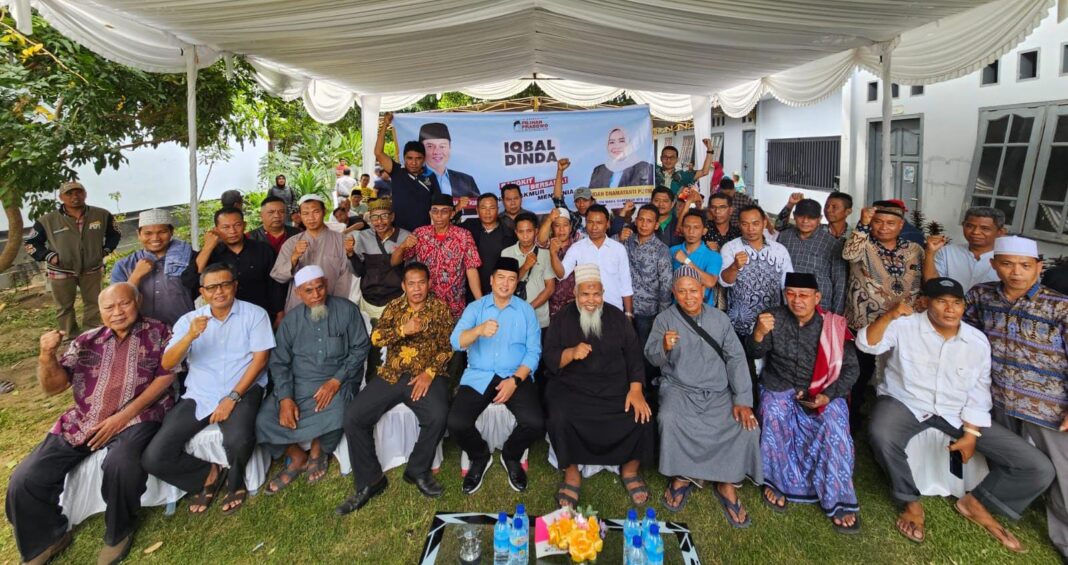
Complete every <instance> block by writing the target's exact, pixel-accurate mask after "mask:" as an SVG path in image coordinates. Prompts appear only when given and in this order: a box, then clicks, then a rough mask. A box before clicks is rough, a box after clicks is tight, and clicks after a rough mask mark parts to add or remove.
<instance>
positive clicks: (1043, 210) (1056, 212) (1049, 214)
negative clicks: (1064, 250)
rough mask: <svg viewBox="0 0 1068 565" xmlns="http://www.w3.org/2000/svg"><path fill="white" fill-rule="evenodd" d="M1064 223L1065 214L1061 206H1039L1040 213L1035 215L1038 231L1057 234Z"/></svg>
mask: <svg viewBox="0 0 1068 565" xmlns="http://www.w3.org/2000/svg"><path fill="white" fill-rule="evenodd" d="M1063 222H1064V214H1063V208H1062V207H1061V206H1050V205H1048V204H1039V205H1038V211H1037V212H1036V213H1035V229H1036V230H1041V231H1048V232H1053V233H1057V232H1058V231H1060V227H1061V224H1062V223H1063Z"/></svg>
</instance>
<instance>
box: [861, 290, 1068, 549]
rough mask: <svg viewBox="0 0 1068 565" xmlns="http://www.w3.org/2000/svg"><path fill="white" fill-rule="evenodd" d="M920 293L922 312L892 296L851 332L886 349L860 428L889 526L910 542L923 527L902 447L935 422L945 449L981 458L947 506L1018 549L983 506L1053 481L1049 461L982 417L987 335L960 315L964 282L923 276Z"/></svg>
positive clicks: (1020, 505) (1009, 505)
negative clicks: (981, 467) (981, 471)
mask: <svg viewBox="0 0 1068 565" xmlns="http://www.w3.org/2000/svg"><path fill="white" fill-rule="evenodd" d="M923 295H924V296H925V297H927V300H928V302H927V304H928V306H927V311H926V312H923V313H915V314H914V313H913V311H912V308H911V307H910V306H909V304H908V303H907V302H905V301H902V302H900V303H898V304H897V305H896V306H894V308H892V309H891V310H890V311H888V312H887V313H885V314H883V315H882V316H879V318H878V319H877V320H875V321H874V322H872V324H871V325H869V326H868V327H866V328H864V329H862V330H861V331H860V335H859V336H857V347H859V348H860V349H861V350H863V351H866V352H868V353H871V354H873V355H881V354H884V353H887V352H889V356H888V358H887V363H886V376H885V378H884V380H883V382H882V383H880V384H879V396H878V399H877V400H876V401H875V408H874V409H873V410H872V414H871V427H870V428H869V433H870V435H871V446H872V451H873V452H874V453H875V460H876V461H877V462H878V463H879V466H881V467H882V468H883V471H885V472H886V474H887V475H889V477H890V484H891V485H892V488H891V491H892V496H893V498H894V501H895V502H897V503H898V504H899V505H900V506H902V507H904V511H903V512H902V513H901V515H900V516H899V517H898V521H897V530H898V531H899V532H900V533H901V534H902V535H903V536H905V537H906V538H908V539H909V540H911V541H914V542H917V543H922V542H923V541H924V540H925V539H926V537H927V536H926V527H925V520H924V512H923V505H922V504H921V503H920V491H919V490H918V489H917V488H916V483H915V481H914V480H913V477H912V469H911V468H910V467H909V460H908V456H907V455H906V454H905V448H906V447H907V446H908V443H909V440H910V439H911V438H912V437H913V436H915V435H916V434H917V433H919V432H921V431H923V430H925V429H927V428H935V429H937V430H940V431H942V432H943V433H945V434H946V435H948V436H949V437H950V438H952V439H953V442H952V443H950V444H949V451H951V452H954V453H959V454H960V458H961V461H962V462H963V463H967V462H968V460H970V459H971V458H972V456H973V455H974V454H975V453H976V452H978V453H981V454H983V455H984V456H985V457H986V459H987V463H988V464H989V466H990V474H988V475H987V476H986V478H984V479H983V481H982V482H980V483H979V484H978V485H976V486H975V488H973V489H972V490H971V492H969V493H968V494H966V495H964V496H963V497H961V498H960V500H958V501H957V502H956V504H955V509H956V510H957V512H958V513H960V514H961V515H962V516H964V517H965V518H967V519H968V520H971V521H972V522H974V523H976V524H978V525H980V526H982V527H984V528H985V529H986V530H987V531H988V532H990V534H991V535H993V536H994V537H995V538H996V539H997V540H998V541H999V542H1001V544H1002V545H1004V546H1005V547H1006V548H1008V549H1009V550H1012V551H1016V552H1020V551H1022V550H1023V547H1022V546H1021V544H1020V542H1019V540H1017V539H1016V537H1015V536H1013V535H1012V533H1011V532H1009V531H1008V530H1007V529H1005V528H1003V527H1002V526H1001V525H1000V524H999V523H998V522H997V520H995V519H994V517H993V516H991V515H990V510H993V511H995V512H998V513H1001V514H1004V515H1006V516H1008V517H1009V518H1010V519H1012V520H1017V519H1019V518H1020V515H1021V514H1022V513H1023V511H1024V510H1025V509H1026V508H1027V507H1028V506H1029V505H1030V504H1031V502H1032V501H1033V500H1034V499H1035V498H1038V496H1040V495H1041V494H1042V493H1043V492H1044V491H1045V490H1046V487H1047V486H1049V484H1050V482H1052V481H1053V477H1054V472H1053V466H1052V465H1051V464H1050V462H1049V459H1047V458H1046V456H1045V455H1043V454H1042V452H1041V451H1039V450H1038V449H1036V448H1035V447H1034V446H1031V445H1029V444H1028V443H1027V440H1025V439H1023V438H1021V437H1020V436H1018V435H1016V434H1014V433H1012V432H1011V431H1009V430H1008V429H1006V428H1005V427H1003V426H1001V425H999V424H997V423H995V422H992V421H991V418H990V409H991V407H992V402H991V397H990V345H989V343H988V342H987V339H986V337H985V336H983V333H982V332H981V331H979V330H977V329H975V328H973V327H971V326H969V325H968V324H962V323H961V317H962V316H963V314H964V307H965V303H964V288H963V287H962V286H961V285H960V283H958V282H957V281H955V280H953V279H951V278H944V277H939V278H934V279H931V280H929V281H927V282H926V283H925V284H924V286H923ZM914 463H918V464H920V465H923V464H925V463H924V462H922V461H921V462H914ZM988 509H989V510H988Z"/></svg>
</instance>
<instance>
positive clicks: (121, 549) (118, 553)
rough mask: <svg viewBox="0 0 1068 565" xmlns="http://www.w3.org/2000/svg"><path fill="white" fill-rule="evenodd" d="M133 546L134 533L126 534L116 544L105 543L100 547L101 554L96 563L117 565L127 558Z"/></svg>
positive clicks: (99, 564)
mask: <svg viewBox="0 0 1068 565" xmlns="http://www.w3.org/2000/svg"><path fill="white" fill-rule="evenodd" d="M131 547H133V534H130V535H128V536H126V537H125V538H124V539H123V540H122V541H120V542H119V543H117V544H115V545H105V546H104V547H102V548H101V549H100V554H99V555H97V557H96V565H115V564H116V563H119V562H120V561H122V560H123V559H125V558H126V554H127V553H130V548H131Z"/></svg>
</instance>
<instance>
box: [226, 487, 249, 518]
mask: <svg viewBox="0 0 1068 565" xmlns="http://www.w3.org/2000/svg"><path fill="white" fill-rule="evenodd" d="M247 498H248V490H246V489H241V490H239V491H237V492H229V493H226V496H224V497H223V501H222V505H223V506H226V505H227V504H230V503H231V502H237V505H235V506H231V507H230V508H229V509H228V510H223V511H222V512H223V514H225V515H227V516H229V515H230V514H233V513H234V512H237V511H238V510H241V509H242V508H244V506H245V499H247Z"/></svg>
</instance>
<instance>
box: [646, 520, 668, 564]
mask: <svg viewBox="0 0 1068 565" xmlns="http://www.w3.org/2000/svg"><path fill="white" fill-rule="evenodd" d="M645 565H664V540H662V539H660V525H659V524H653V525H652V526H649V537H648V539H646V540H645Z"/></svg>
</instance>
